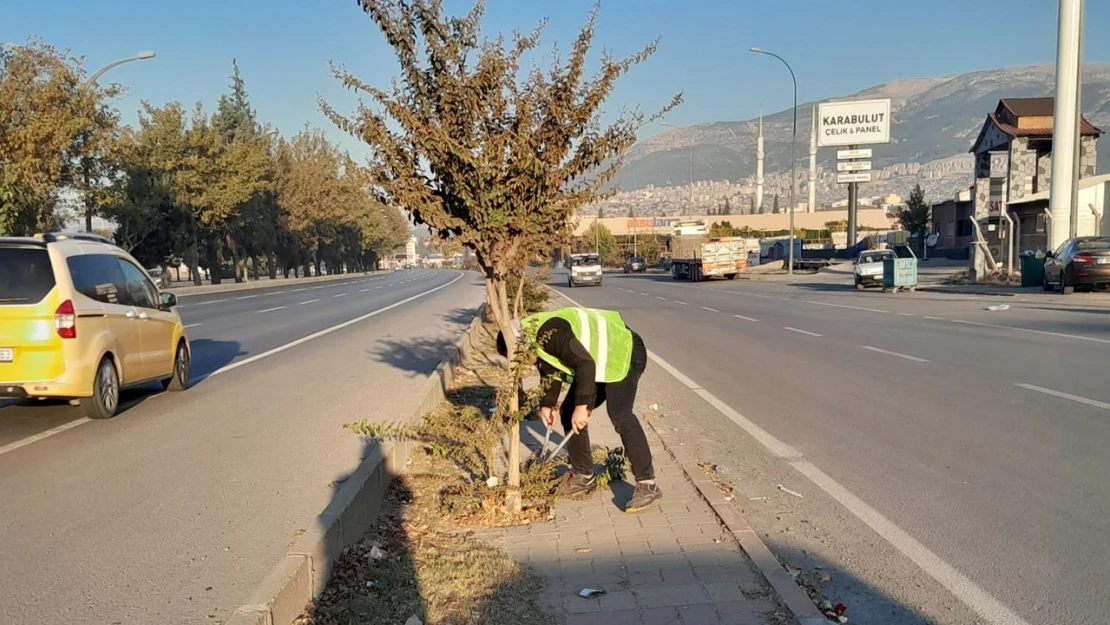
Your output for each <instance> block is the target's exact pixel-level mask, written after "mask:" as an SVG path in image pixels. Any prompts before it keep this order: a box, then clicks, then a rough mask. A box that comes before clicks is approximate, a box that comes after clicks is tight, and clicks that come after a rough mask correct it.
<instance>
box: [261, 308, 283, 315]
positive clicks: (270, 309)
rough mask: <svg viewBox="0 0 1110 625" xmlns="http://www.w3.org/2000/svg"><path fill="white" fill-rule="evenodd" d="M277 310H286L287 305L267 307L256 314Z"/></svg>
mask: <svg viewBox="0 0 1110 625" xmlns="http://www.w3.org/2000/svg"><path fill="white" fill-rule="evenodd" d="M275 310H285V306H275V307H273V308H267V309H265V310H260V311H258V312H256V313H255V314H256V315H261V314H262V313H268V312H274V311H275Z"/></svg>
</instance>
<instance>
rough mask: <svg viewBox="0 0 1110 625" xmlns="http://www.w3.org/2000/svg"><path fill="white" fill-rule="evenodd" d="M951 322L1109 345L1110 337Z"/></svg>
mask: <svg viewBox="0 0 1110 625" xmlns="http://www.w3.org/2000/svg"><path fill="white" fill-rule="evenodd" d="M952 323H962V324H965V325H969V326H979V327H982V328H997V329H999V330H1015V331H1017V332H1028V333H1029V334H1040V335H1041V336H1054V337H1056V338H1061V339H1074V340H1076V341H1089V342H1091V343H1102V344H1103V345H1110V339H1100V338H1095V337H1093V336H1082V335H1080V334H1064V333H1063V332H1049V331H1047V330H1034V329H1032V328H1019V327H1017V326H1003V325H998V324H994V323H981V322H979V321H965V320H963V319H953V320H952Z"/></svg>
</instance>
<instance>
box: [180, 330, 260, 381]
mask: <svg viewBox="0 0 1110 625" xmlns="http://www.w3.org/2000/svg"><path fill="white" fill-rule="evenodd" d="M189 347H190V349H192V356H193V363H192V367H193V375H192V384H194V385H195V384H200V383H201V382H204V381H205V380H206V379H208V376H210V375H212V373H213V372H214V371H217V370H218V369H221V368H223V367H226V366H227V365H229V364H231V363H232V362H233V361H234V360H235V359H236V358H239V357H240V356H249V355H250V354H249V352H246V351H244V350H243V348H242V345H240V343H239V341H217V340H214V339H193V340H191V341H189Z"/></svg>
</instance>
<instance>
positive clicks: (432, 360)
mask: <svg viewBox="0 0 1110 625" xmlns="http://www.w3.org/2000/svg"><path fill="white" fill-rule="evenodd" d="M476 313H477V311H476V310H475V309H473V308H453V309H451V310H448V311H445V312H444V313H443V314H442V315H440V319H442V320H443V321H444V322H446V324H447V325H448V326H449V327H451V329H452V331H450V332H445V333H442V334H441V335H440V336H437V337H434V338H426V337H420V338H415V339H409V340H395V339H390V338H384V339H382V340H381V341H379V342H378V344H377V345H375V346H374V347H373V348H372V349H369V350H367V354H368V355H369V356H370V357H371V358H373V359H374V360H377V361H378V362H382V363H384V364H387V365H389V366H391V367H393V368H394V369H397V370H400V371H405V372H407V373H408V374H409V376H410V377H418V376H426V375H430V374H431V373H432V372H433V371H435V369H436V367H437V366H439V363H440V361H442V360H443V359H444V358H445V357H446V356H448V355H449V354H451V352H452V350H453V349H454V348H455V344H456V342H457V341H458V334H459V332H461V331H462V330H463V329H465V328H466V326H467V325H468V324H469V323H470V321H471V319H473V318H474V315H475V314H476Z"/></svg>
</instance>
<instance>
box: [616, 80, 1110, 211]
mask: <svg viewBox="0 0 1110 625" xmlns="http://www.w3.org/2000/svg"><path fill="white" fill-rule="evenodd" d="M1054 72H1055V68H1054V66H1052V65H1047V64H1046V65H1032V66H1022V67H1006V68H1002V69H994V70H985V71H976V72H970V73H967V74H960V75H953V76H942V77H939V78H910V79H904V80H896V81H893V82H888V83H883V84H880V85H876V86H874V87H871V88H869V89H864V90H863V91H859V92H857V93H853V94H850V95H846V96H844V97H834V98H829V100H841V99H872V98H890V100H891V142H890V143H889V144H885V145H875V146H869V147H872V148H873V150H874V157H873V158H872V162H873V166H874V169H875V170H882V169H884V168H887V169H886V174H885V175H884V176H883V180H884V183H885V184H882V185H879V186H881V187H882V188H881V189H880V190H879V191H880V192H884V193H885V192H896V193H901V194H902V195H903V196H904V195H907V194H908V192H909V189H910V188H912V186H913V184H916V183H917V182H922V181H923V180H932V181H933V183H932V184H930V185H929V186H930V187H931V188H932V191H933V194H934V195H944V196H950V195H951V193H954V192H955V191H956V190H957V189H958V188H959V187H960V186H966V185H967V184H970V183H971V177H972V171H971V165H970V161H969V158H968V156H967V154H968V150H969V149H970V148H971V144H972V142H973V141H974V140H975V138H976V136H977V135H978V133H979V129H980V128H981V127H982V125H983V122H984V120H985V119H986V116H987V114H988V113H990V112H992V111H994V108H995V106H996V105H997V104H998V100H999V99H1001V98H1007V97H1010V98H1014V97H1035V96H1052V95H1053V91H1054V84H1055V75H1054ZM1081 99H1082V105H1083V113H1084V115H1085V116H1086V117H1087V119H1088V120H1090V121H1091V122H1092V123H1093V124H1094V125H1095V126H1098V127H1100V128H1102V129H1104V130H1110V64H1107V63H1085V64H1084V65H1083V87H1082V93H1081ZM816 104H817V102H806V103H799V104H798V135H797V136H798V143H797V157H798V169H799V172H800V173H799V180H800V181H801V182H800V185H801V184H802V183H804V181H805V179H806V174H805V173H804V172H805V171H806V170H807V169H808V166H809V134H810V119H811V116H812V113H811V111H812V110H813V108H814V107H815V106H816ZM758 121H759V120H758V118H756V119H749V120H744V121H720V122H709V123H703V124H698V125H695V126H687V127H683V128H676V129H672V130H668V131H666V132H663V133H660V134H658V135H655V136H653V137H651V138H649V139H646V140H644V141H641V142H639V143H638V144H636V145H635V146H634V147H633V148H632V149H631V150H630V151H629V153H628V155H627V157H626V163H625V166H624V167H622V169H621V170H620V171H619V172H618V173H617V175H616V176H615V178H614V180H613V184H614V185H619V187H620V189H621V190H622V191H631V190H635V189H642V188H644V187H646V186H647V185H655V186H656V187H665V186H680V185H686V184H688V183H689V182H690V180H691V178H692V179H693V180H694V181H710V180H725V179H727V180H729V181H730V182H733V183H742V182H743V181H744V180H745V179H746V178H748V177H749V176H754V175H755V160H756V158H755V138H756V132H757V128H758ZM763 136H764V152H765V157H764V163H763V167H764V173H765V176H767V177H768V178H770V179H774V178H775V174H782V173H785V172H787V171H789V167H790V136H791V110H790V109H787V110H785V111H780V112H778V113H774V114H771V115H765V116H764V118H763ZM1100 143H1102V142H1100ZM1100 148H1101V149H1100V150H1099V154H1098V171H1099V172H1106V171H1108V167H1110V145H1106V146H1100ZM953 157H961V158H955V159H954V158H953ZM835 160H836V154H835V150H834V149H832V148H824V149H820V150H819V151H818V153H817V161H818V166H819V167H823V168H824V169H825V171H826V172H828V171H829V170H830V169H833V170H835V164H834V163H835ZM965 169H966V171H964V170H965ZM964 173H966V176H964V175H963V174H964ZM778 178H779V181H780V183H781V184H782V185H785V184H787V183H786V182H784V181H783V180H784V177H783V176H779V177H778ZM825 178H826V179H827V178H828V176H825ZM964 178H966V181H963V180H964ZM941 180H943V181H945V182H941ZM774 184H775V182H774V181H773V180H769V192H773V191H774V190H775V189H774ZM876 184H877V183H876ZM938 185H939V186H938ZM945 187H951V189H950V190H948V189H946V188H945ZM800 188H804V186H800ZM817 188H818V195H819V198H818V199H819V201H822V200H823V198H822V197H821V196H828V195H830V193H832V194H834V195H836V196H839V195H840V193H839V190H838V189H836V187H835V183H833V184H832V185H831V188H830V185H825V188H824V189H822V187H821V186H818V187H817ZM862 194H864V189H863V188H861V195H862ZM802 198H803V199H804V192H803V193H802ZM937 199H939V198H937Z"/></svg>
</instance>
